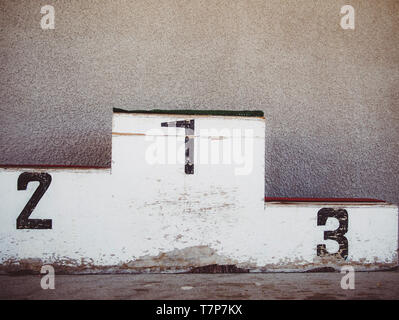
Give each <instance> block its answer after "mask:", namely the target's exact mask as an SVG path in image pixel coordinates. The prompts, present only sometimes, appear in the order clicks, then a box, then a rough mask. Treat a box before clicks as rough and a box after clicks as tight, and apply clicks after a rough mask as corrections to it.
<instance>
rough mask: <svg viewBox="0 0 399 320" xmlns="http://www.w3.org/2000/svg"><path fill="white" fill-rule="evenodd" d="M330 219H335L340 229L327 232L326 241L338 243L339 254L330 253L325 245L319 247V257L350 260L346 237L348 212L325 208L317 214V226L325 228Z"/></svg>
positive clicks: (325, 233)
mask: <svg viewBox="0 0 399 320" xmlns="http://www.w3.org/2000/svg"><path fill="white" fill-rule="evenodd" d="M328 218H335V219H337V220H338V222H339V226H338V229H336V230H334V231H325V232H324V240H334V241H336V242H338V245H339V249H338V252H337V253H329V252H328V251H327V249H326V245H325V244H319V245H317V255H318V256H320V257H326V256H332V257H334V256H335V257H337V258H342V259H344V260H346V259H347V258H348V239H347V238H346V237H345V236H344V235H345V233H347V232H348V212H347V211H346V210H344V209H334V208H323V209H320V210H319V212H318V213H317V225H318V226H325V225H326V222H327V219H328Z"/></svg>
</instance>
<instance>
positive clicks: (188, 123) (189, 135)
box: [161, 120, 194, 174]
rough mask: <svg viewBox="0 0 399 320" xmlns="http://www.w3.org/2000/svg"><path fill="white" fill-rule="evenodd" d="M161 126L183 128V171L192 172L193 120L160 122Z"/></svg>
mask: <svg viewBox="0 0 399 320" xmlns="http://www.w3.org/2000/svg"><path fill="white" fill-rule="evenodd" d="M161 127H176V128H185V134H186V138H185V146H186V148H185V150H186V151H185V152H186V153H185V157H186V162H185V166H184V172H185V173H186V174H194V120H180V121H173V122H162V123H161Z"/></svg>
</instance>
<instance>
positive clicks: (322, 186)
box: [0, 0, 399, 202]
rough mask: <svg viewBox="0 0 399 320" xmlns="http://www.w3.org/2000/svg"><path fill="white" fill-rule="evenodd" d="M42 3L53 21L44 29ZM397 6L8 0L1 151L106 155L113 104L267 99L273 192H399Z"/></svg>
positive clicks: (0, 22)
mask: <svg viewBox="0 0 399 320" xmlns="http://www.w3.org/2000/svg"><path fill="white" fill-rule="evenodd" d="M45 4H51V5H54V7H55V10H56V28H55V30H41V28H40V18H41V16H42V15H41V14H40V7H41V6H42V5H45ZM344 4H351V5H352V6H353V7H354V8H355V10H356V29H355V30H354V31H352V30H342V29H341V27H340V26H339V21H340V17H341V15H340V8H341V6H342V5H344ZM398 13H399V1H397V0H384V1H380V0H370V1H359V0H350V1H343V0H330V1H325V0H319V1H313V0H300V1H283V0H280V1H277V0H253V1H249V0H247V1H244V0H234V1H227V0H222V1H211V0H202V1H199V0H190V1H188V0H187V1H184V0H164V1H159V0H147V1H144V0H136V1H127V0H126V1H122V0H119V1H111V0H107V1H88V0H72V1H59V0H57V1H50V0H48V1H27V0H23V1H15V2H14V1H4V0H0V29H1V37H0V45H1V48H0V62H1V63H0V68H1V69H0V148H1V149H0V163H2V164H22V163H23V164H37V163H41V164H76V165H100V166H101V165H110V157H111V117H112V111H111V110H112V107H121V108H127V109H140V108H143V109H151V108H164V109H168V108H171V109H178V108H181V109H183V108H191V109H192V108H201V109H217V108H220V109H262V110H264V112H265V117H266V119H267V131H266V194H267V195H268V196H320V197H325V196H339V197H346V196H348V197H360V196H366V197H377V198H382V199H385V200H390V201H393V202H399V184H398V181H399V157H398V154H399V14H398Z"/></svg>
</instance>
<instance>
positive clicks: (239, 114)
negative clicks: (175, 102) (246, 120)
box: [113, 108, 264, 118]
mask: <svg viewBox="0 0 399 320" xmlns="http://www.w3.org/2000/svg"><path fill="white" fill-rule="evenodd" d="M113 112H114V113H145V114H181V115H192V116H233V117H258V118H263V117H264V113H263V111H261V110H240V111H235V110H190V109H188V110H164V109H162V110H161V109H152V110H125V109H120V108H113Z"/></svg>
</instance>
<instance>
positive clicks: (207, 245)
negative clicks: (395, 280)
mask: <svg viewBox="0 0 399 320" xmlns="http://www.w3.org/2000/svg"><path fill="white" fill-rule="evenodd" d="M264 155H265V119H264V118H263V117H262V116H261V114H259V112H253V113H251V112H237V113H234V112H232V111H229V112H228V113H226V114H221V113H220V112H219V113H217V114H206V113H204V112H186V114H184V112H181V111H180V112H177V113H166V112H160V111H157V112H131V113H129V112H120V110H116V112H115V113H114V116H113V129H112V167H111V168H103V169H98V168H97V169H95V168H72V167H71V168H65V167H62V168H55V167H51V166H40V167H39V166H33V167H32V166H4V167H2V168H1V169H0V213H1V214H0V271H1V272H6V273H7V272H18V271H21V270H31V271H34V272H39V271H40V267H41V266H42V265H44V264H51V265H53V266H54V267H55V270H56V272H65V273H96V272H103V273H114V272H122V273H136V272H143V273H144V272H267V271H273V272H274V271H286V272H290V271H295V272H296V271H308V270H314V269H320V268H330V269H339V268H340V267H341V266H343V265H352V266H354V267H355V268H356V269H357V270H380V269H388V268H392V267H394V266H396V265H397V261H398V257H397V247H398V208H397V206H395V205H392V204H388V203H385V202H375V201H373V200H370V199H364V200H360V199H359V200H354V199H351V200H350V201H348V200H345V199H337V200H333V199H313V200H312V199H307V200H308V201H303V199H302V200H301V201H300V200H298V199H266V201H265V199H264V192H265V187H264V177H265V164H264ZM266 174H267V173H266Z"/></svg>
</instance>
